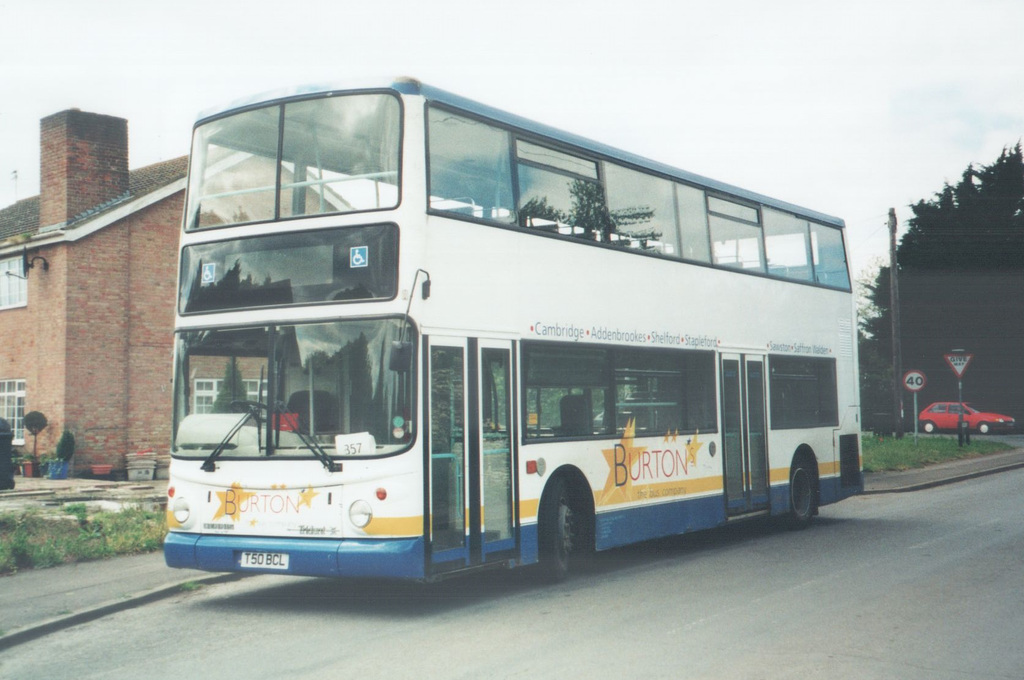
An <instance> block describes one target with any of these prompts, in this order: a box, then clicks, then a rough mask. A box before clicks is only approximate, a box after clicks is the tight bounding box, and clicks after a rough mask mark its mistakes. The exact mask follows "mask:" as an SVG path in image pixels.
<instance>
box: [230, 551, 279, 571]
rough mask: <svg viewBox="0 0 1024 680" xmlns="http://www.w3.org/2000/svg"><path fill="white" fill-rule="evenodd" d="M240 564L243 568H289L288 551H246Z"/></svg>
mask: <svg viewBox="0 0 1024 680" xmlns="http://www.w3.org/2000/svg"><path fill="white" fill-rule="evenodd" d="M240 566H241V567H242V568H243V569H287V568H288V553H275V552H255V551H249V550H247V551H245V552H243V553H242V558H241V562H240Z"/></svg>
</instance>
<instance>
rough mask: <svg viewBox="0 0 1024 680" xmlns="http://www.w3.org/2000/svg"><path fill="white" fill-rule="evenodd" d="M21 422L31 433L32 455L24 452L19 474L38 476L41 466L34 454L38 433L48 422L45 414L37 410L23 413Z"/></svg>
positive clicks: (40, 473) (40, 472) (40, 474)
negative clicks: (23, 416)
mask: <svg viewBox="0 0 1024 680" xmlns="http://www.w3.org/2000/svg"><path fill="white" fill-rule="evenodd" d="M23 424H24V426H25V429H26V430H28V431H29V433H30V434H31V435H32V455H28V454H25V456H24V457H23V458H22V468H21V474H22V475H23V476H25V477H40V476H42V468H41V466H40V464H39V457H38V456H37V455H36V453H37V449H36V447H37V444H38V437H39V433H40V432H42V431H43V430H45V429H46V426H47V425H48V424H49V423H48V422H47V421H46V416H45V415H43V414H42V413H40V412H39V411H29V412H28V413H26V414H25V419H24V421H23Z"/></svg>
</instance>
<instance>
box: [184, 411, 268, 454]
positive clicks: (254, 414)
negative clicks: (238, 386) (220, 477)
mask: <svg viewBox="0 0 1024 680" xmlns="http://www.w3.org/2000/svg"><path fill="white" fill-rule="evenodd" d="M229 407H230V408H231V410H232V411H235V412H238V411H241V410H242V409H244V414H243V415H242V418H241V420H239V421H238V422H237V423H235V425H234V427H232V428H231V429H230V430H228V433H227V434H226V435H224V438H223V439H221V440H220V443H219V444H217V446H216V447H214V449H213V451H211V452H210V455H209V456H207V458H206V460H204V461H203V464H202V465H200V466H199V469H200V470H203V471H204V472H213V471H214V470H216V469H217V466H216V465H214V463H213V461H215V460H217V457H218V456H220V454H221V453H223V451H224V449H225V447H227V445H228V442H229V441H231V438H232V437H234V436H235V435H236V434H238V431H239V430H241V429H242V428H243V427H244V426H245V424H246V423H248V422H249V419H250V418H251V419H253V420H255V421H256V427H257V428H259V427H260V409H263V410H266V409H267V407H266V405H265V404H261V403H259V402H257V401H233V402H231V404H230V405H229ZM259 436H260V435H259V432H258V431H257V433H256V441H259Z"/></svg>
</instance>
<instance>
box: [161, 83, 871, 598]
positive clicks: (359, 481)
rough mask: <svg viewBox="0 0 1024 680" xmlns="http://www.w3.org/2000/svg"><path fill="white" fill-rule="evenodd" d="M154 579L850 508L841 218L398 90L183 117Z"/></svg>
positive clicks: (390, 561)
mask: <svg viewBox="0 0 1024 680" xmlns="http://www.w3.org/2000/svg"><path fill="white" fill-rule="evenodd" d="M179 293H180V294H179V297H178V305H177V317H176V350H175V375H174V392H175V400H174V440H173V446H172V464H171V480H170V485H169V488H168V494H169V499H168V522H169V524H170V533H169V535H168V537H167V540H166V545H165V556H166V561H167V563H168V564H169V565H170V566H172V567H186V568H198V569H205V570H211V571H245V570H252V571H263V572H271V573H282V574H285V573H287V574H302V575H322V576H339V577H367V576H369V577H391V578H403V579H419V580H431V579H435V578H440V577H443V576H446V575H450V574H454V573H457V572H461V571H464V570H468V569H474V568H480V567H487V566H495V565H500V566H520V565H529V564H535V563H539V565H540V570H541V571H542V572H543V573H544V574H546V575H548V576H550V577H552V578H560V577H563V576H565V574H566V573H567V572H568V571H569V570H570V568H571V566H572V564H573V563H574V561H575V560H577V559H578V558H580V557H585V556H586V555H587V554H589V553H591V552H592V551H595V550H605V549H608V548H612V547H615V546H621V545H625V544H629V543H634V542H637V541H644V540H648V539H653V538H657V537H660V536H666V535H671V534H679V533H684V532H688V531H693V530H699V529H707V528H712V527H717V526H721V525H724V524H727V523H729V522H732V521H736V520H741V519H745V518H751V517H761V516H768V515H771V516H779V517H781V518H786V519H788V521H790V522H792V523H793V524H794V525H795V526H804V525H806V524H807V523H809V522H810V521H811V519H812V517H813V516H814V515H815V514H816V513H817V511H818V507H819V506H821V505H825V504H829V503H834V502H836V501H839V500H841V499H843V498H845V497H847V496H850V495H852V494H855V493H858V492H859V491H861V490H862V487H863V481H862V474H861V463H860V451H859V439H858V433H859V429H860V427H859V411H858V389H857V369H856V367H857V360H856V343H855V336H854V334H855V323H854V306H855V305H854V300H853V296H852V295H851V287H850V277H849V272H848V267H847V258H846V254H845V247H844V236H843V222H842V221H841V220H839V219H837V218H834V217H829V216H827V215H823V214H820V213H818V212H814V211H811V210H807V209H804V208H800V207H797V206H794V205H790V204H788V203H784V202H781V201H777V200H774V199H770V198H767V197H765V196H760V195H758V194H755V193H751V192H749V191H744V190H742V189H738V188H736V187H732V186H729V185H726V184H723V183H720V182H716V181H712V180H709V179H706V178H703V177H699V176H697V175H693V174H691V173H688V172H684V171H682V170H678V169H675V168H672V167H667V166H665V165H661V164H658V163H654V162H651V161H649V160H646V159H644V158H640V157H638V156H634V155H632V154H629V153H625V152H622V151H619V150H617V149H613V148H610V147H607V146H604V145H602V144H598V143H594V142H592V141H589V140H586V139H582V138H580V137H577V136H575V135H573V134H569V133H566V132H563V131H559V130H555V129H552V128H549V127H546V126H544V125H540V124H537V123H533V122H531V121H528V120H524V119H522V118H520V117H518V116H515V115H512V114H509V113H505V112H502V111H498V110H495V109H493V108H490V107H488V106H484V105H481V104H478V103H476V102H473V101H469V100H467V99H464V98H462V97H459V96H456V95H453V94H450V93H448V92H444V91H442V90H439V89H435V88H432V87H429V86H427V85H424V84H421V83H419V82H416V81H414V80H410V79H399V80H396V81H394V82H386V83H380V84H378V85H374V86H360V87H354V88H348V89H330V88H306V89H301V90H296V91H294V92H288V93H281V94H275V95H273V96H269V97H263V98H260V99H254V100H252V101H246V102H241V103H236V104H234V105H232V106H230V107H228V108H225V109H223V110H218V111H216V112H213V113H210V114H209V115H204V116H203V117H202V118H201V119H200V120H199V121H198V123H197V124H196V127H195V132H194V141H193V146H192V156H191V164H190V169H189V181H188V195H187V201H186V210H185V216H184V230H183V234H182V240H181V267H180V286H179Z"/></svg>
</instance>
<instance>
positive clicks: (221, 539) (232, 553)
mask: <svg viewBox="0 0 1024 680" xmlns="http://www.w3.org/2000/svg"><path fill="white" fill-rule="evenodd" d="M247 550H249V551H263V552H275V553H287V554H288V569H287V570H280V569H243V568H242V567H241V566H239V554H240V553H241V552H243V551H247ZM423 559H424V544H423V539H422V538H410V539H391V540H381V539H343V540H329V539H324V540H320V539H303V538H261V537H248V536H201V535H199V534H186V533H180V532H171V533H169V534H168V535H167V538H166V540H165V541H164V560H165V561H166V562H167V566H169V567H179V568H185V569H203V570H205V571H239V572H264V573H268V574H290V575H297V576H333V577H339V576H340V577H355V578H358V577H379V578H407V579H420V578H423V577H424V573H423Z"/></svg>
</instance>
